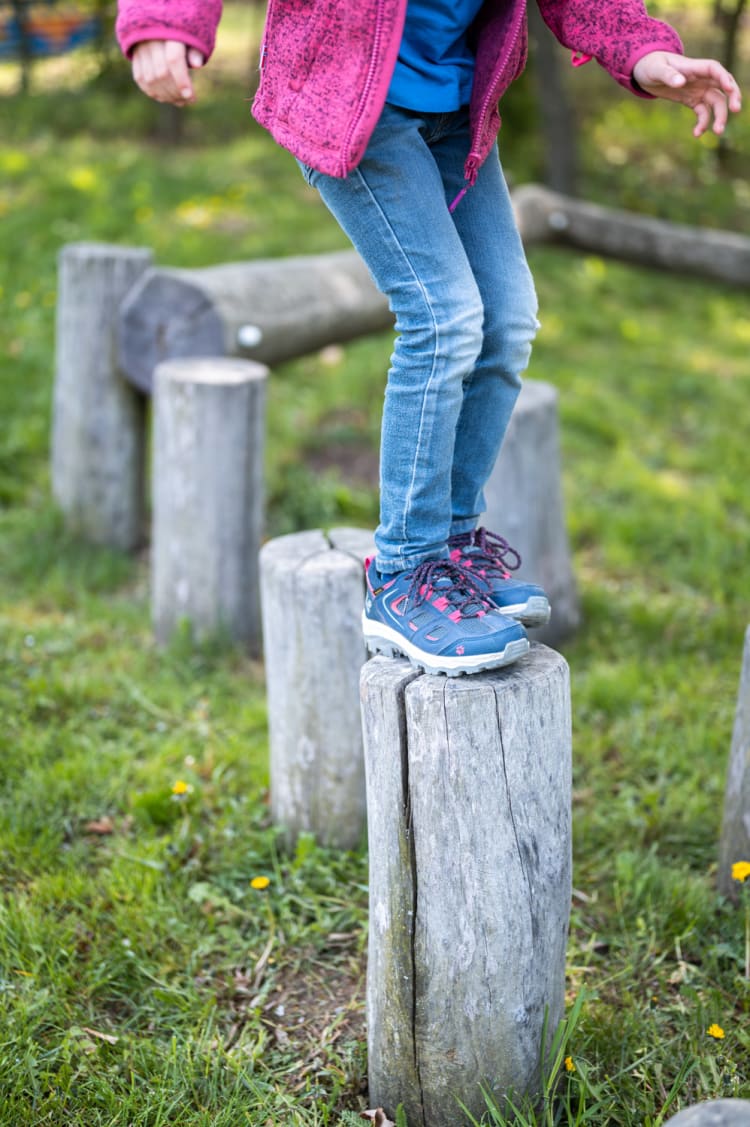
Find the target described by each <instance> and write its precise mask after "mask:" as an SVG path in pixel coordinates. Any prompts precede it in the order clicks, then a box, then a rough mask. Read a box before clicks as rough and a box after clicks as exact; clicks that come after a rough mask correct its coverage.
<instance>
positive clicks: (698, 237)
mask: <svg viewBox="0 0 750 1127" xmlns="http://www.w3.org/2000/svg"><path fill="white" fill-rule="evenodd" d="M513 206H514V209H515V213H516V220H517V222H518V224H519V227H520V230H521V233H522V235H523V240H524V243H526V244H527V245H528V244H531V243H537V242H560V243H565V244H567V245H568V246H574V247H578V248H579V249H580V250H588V251H593V252H594V253H596V254H603V255H610V256H611V257H613V258H621V259H624V260H625V261H627V262H637V263H640V264H641V265H643V266H657V267H660V268H661V269H664V270H672V271H675V272H676V273H680V274H696V275H700V276H701V277H704V278H716V279H718V280H719V281H722V282H731V283H732V284H733V285H739V286H747V285H750V238H748V237H747V236H746V235H737V234H735V233H734V232H733V231H717V230H712V229H711V228H708V227H687V226H684V225H682V224H679V223H670V222H668V221H667V220H665V219H653V218H651V216H648V215H637V214H636V213H634V212H629V211H620V210H617V209H615V208H611V207H603V206H601V205H600V204H593V203H586V202H585V201H584V200H577V199H572V198H571V197H569V196H563V195H559V194H558V193H557V192H552V191H550V190H549V189H548V188H541V187H539V185H537V184H526V185H524V186H523V187H521V188H517V189H516V191H515V192H514V193H513Z"/></svg>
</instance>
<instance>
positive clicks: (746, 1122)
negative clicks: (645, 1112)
mask: <svg viewBox="0 0 750 1127" xmlns="http://www.w3.org/2000/svg"><path fill="white" fill-rule="evenodd" d="M664 1127H750V1101H748V1100H709V1101H708V1103H703V1104H694V1105H693V1107H686V1108H685V1109H684V1110H683V1111H680V1112H678V1113H677V1115H674V1116H673V1117H672V1118H671V1119H668V1120H667V1122H666V1123H665V1124H664Z"/></svg>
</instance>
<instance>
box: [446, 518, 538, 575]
mask: <svg viewBox="0 0 750 1127" xmlns="http://www.w3.org/2000/svg"><path fill="white" fill-rule="evenodd" d="M451 543H452V544H455V546H456V547H457V548H473V549H474V551H473V552H472V553H471V554H472V556H473V557H474V558H475V559H479V560H480V562H481V563H482V564H483V565H484V567H485V570H486V571H487V572H488V573H490V574H500V575H502V577H503V579H509V578H510V575H509V572H511V571H517V570H518V568H519V567H520V566H521V553H520V552H518V551H516V549H515V548H512V547H511V546H510V544H509V543H508V541H507V540H506V539H505V537H504V536H498V534H497V533H496V532H490V531H489V530H488V529H486V528H475V529H474V531H473V532H465V533H462V534H459V535H458V536H453V537H452V538H451Z"/></svg>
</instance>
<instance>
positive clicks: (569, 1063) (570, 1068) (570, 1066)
mask: <svg viewBox="0 0 750 1127" xmlns="http://www.w3.org/2000/svg"><path fill="white" fill-rule="evenodd" d="M575 1070H576V1066H575V1062H574V1060H573V1058H572V1057H566V1058H565V1071H566V1072H575Z"/></svg>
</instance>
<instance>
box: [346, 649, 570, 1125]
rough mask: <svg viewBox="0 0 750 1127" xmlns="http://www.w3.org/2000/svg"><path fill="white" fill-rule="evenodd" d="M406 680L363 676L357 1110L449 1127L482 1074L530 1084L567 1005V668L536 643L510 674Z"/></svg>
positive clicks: (493, 1080) (497, 1087)
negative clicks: (366, 903) (366, 1106)
mask: <svg viewBox="0 0 750 1127" xmlns="http://www.w3.org/2000/svg"><path fill="white" fill-rule="evenodd" d="M410 674H411V671H410V669H409V666H408V664H407V663H405V662H400V661H389V660H388V659H384V658H380V659H376V660H374V661H371V662H370V663H369V664H368V666H366V667H365V670H364V671H363V675H362V698H363V726H364V735H365V757H366V763H367V788H368V789H367V794H368V836H369V845H370V872H371V878H370V889H371V892H370V896H371V901H370V913H371V929H372V931H371V938H370V970H369V973H368V1051H369V1061H370V1066H369V1071H370V1103H371V1104H373V1105H374V1106H383V1107H384V1108H385V1109H386V1111H390V1112H391V1113H392V1112H393V1111H394V1110H395V1105H396V1104H397V1103H398V1102H401V1101H402V1102H404V1105H405V1107H406V1111H407V1115H408V1118H409V1123H410V1124H412V1123H414V1124H415V1125H416V1127H456V1124H458V1123H461V1122H463V1121H464V1120H463V1118H462V1116H461V1115H460V1113H459V1112H458V1109H457V1103H456V1100H457V1099H460V1100H462V1101H463V1102H464V1104H465V1105H466V1106H467V1107H468V1108H469V1110H470V1111H471V1112H472V1114H474V1115H475V1116H477V1118H479V1117H480V1116H481V1114H482V1111H483V1109H484V1103H483V1100H482V1097H481V1092H480V1085H481V1084H485V1085H487V1086H488V1087H489V1088H491V1090H492V1091H494V1092H495V1094H496V1095H497V1096H498V1098H500V1099H502V1096H503V1094H504V1093H507V1092H508V1091H509V1090H510V1089H513V1090H515V1091H516V1092H519V1091H522V1090H528V1091H534V1090H536V1087H537V1085H538V1084H539V1074H538V1067H539V1059H540V1049H541V1040H542V1030H543V1025H544V1020H545V1010H548V1012H549V1030H550V1032H551V1031H552V1030H554V1028H555V1025H556V1023H557V1022H558V1021H559V1020H560V1018H561V1017H562V1013H563V1002H564V982H565V946H566V938H567V928H568V918H569V905H570V891H571V813H570V808H571V784H570V771H571V762H570V761H571V734H570V696H569V672H568V668H567V665H566V663H565V661H564V659H563V658H562V657H560V655H559V654H556V653H555V652H554V651H552V650H549V649H547V648H546V647H544V646H541V645H539V644H535V645H534V646H532V650H531V652H530V654H529V656H528V657H527V658H524V659H523V660H522V661H519V662H517V663H516V664H514V665H512V666H510V667H508V668H507V669H505V670H499V671H492V672H489V673H482V674H476V675H474V676H471V677H465V678H455V679H454V678H442V677H429V676H417V677H413V676H412V675H410ZM399 981H403V994H400V993H399V989H398V983H399ZM409 991H411V999H409ZM394 1046H398V1047H394ZM401 1046H403V1049H402V1048H401ZM410 1046H413V1050H411V1048H410Z"/></svg>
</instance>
